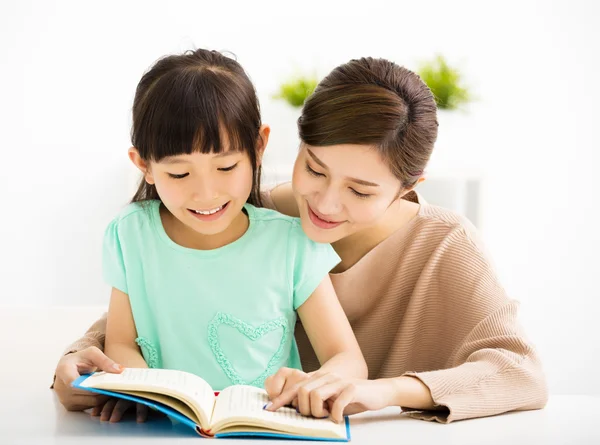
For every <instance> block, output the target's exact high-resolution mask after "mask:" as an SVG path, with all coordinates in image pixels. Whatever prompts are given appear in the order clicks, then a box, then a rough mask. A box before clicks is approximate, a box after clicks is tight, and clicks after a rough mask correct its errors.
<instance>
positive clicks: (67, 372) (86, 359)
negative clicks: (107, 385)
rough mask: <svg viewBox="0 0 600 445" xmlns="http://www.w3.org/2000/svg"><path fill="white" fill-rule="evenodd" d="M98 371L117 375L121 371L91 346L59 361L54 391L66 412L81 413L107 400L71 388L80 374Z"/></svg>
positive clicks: (106, 398) (119, 367)
mask: <svg viewBox="0 0 600 445" xmlns="http://www.w3.org/2000/svg"><path fill="white" fill-rule="evenodd" d="M98 369H100V370H102V371H106V372H111V373H117V374H118V373H120V372H122V371H123V367H122V366H121V365H118V364H116V363H115V362H114V361H112V360H111V359H110V358H108V357H107V356H106V355H104V353H103V352H102V351H100V349H98V348H96V347H93V346H92V347H89V348H86V349H82V350H81V351H77V352H73V353H71V354H67V355H65V356H63V357H62V358H61V359H60V361H59V362H58V365H57V366H56V371H55V380H54V390H55V391H56V394H57V395H58V400H59V401H60V403H62V405H63V406H64V407H65V408H66V409H67V410H69V411H83V410H86V409H88V408H93V407H95V406H98V405H104V403H105V402H106V401H107V400H108V397H105V396H103V395H100V394H94V393H91V392H89V391H83V390H80V389H75V388H73V387H72V386H71V383H73V381H75V380H76V379H77V378H79V377H80V375H81V374H87V373H90V372H94V371H96V370H98Z"/></svg>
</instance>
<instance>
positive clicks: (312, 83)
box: [273, 75, 319, 108]
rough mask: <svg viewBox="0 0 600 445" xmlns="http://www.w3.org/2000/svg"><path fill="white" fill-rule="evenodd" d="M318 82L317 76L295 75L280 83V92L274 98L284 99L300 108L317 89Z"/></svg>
mask: <svg viewBox="0 0 600 445" xmlns="http://www.w3.org/2000/svg"><path fill="white" fill-rule="evenodd" d="M317 83H319V81H318V79H317V76H303V75H297V76H294V77H292V78H291V79H289V80H287V81H286V82H283V83H282V84H281V85H280V87H279V92H278V93H277V94H275V95H274V96H273V98H275V99H283V100H284V101H286V102H287V103H288V104H290V105H291V106H292V107H294V108H300V107H301V106H302V105H304V101H305V100H306V98H307V97H308V96H310V95H311V94H312V92H313V91H314V90H315V88H316V86H317Z"/></svg>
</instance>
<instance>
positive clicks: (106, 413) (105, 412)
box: [100, 399, 117, 422]
mask: <svg viewBox="0 0 600 445" xmlns="http://www.w3.org/2000/svg"><path fill="white" fill-rule="evenodd" d="M116 404H117V400H116V399H110V400H109V401H108V402H106V403H105V404H104V406H103V407H102V412H101V413H100V420H101V421H102V422H106V421H108V420H109V419H110V416H111V414H112V411H113V408H114V407H115V405H116Z"/></svg>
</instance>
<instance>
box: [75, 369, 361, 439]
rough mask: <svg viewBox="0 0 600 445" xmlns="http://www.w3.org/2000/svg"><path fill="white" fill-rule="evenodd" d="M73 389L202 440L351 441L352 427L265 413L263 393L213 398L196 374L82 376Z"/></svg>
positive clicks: (238, 388)
mask: <svg viewBox="0 0 600 445" xmlns="http://www.w3.org/2000/svg"><path fill="white" fill-rule="evenodd" d="M73 386H74V387H75V388H79V389H84V390H87V391H92V392H96V393H101V394H106V395H109V396H112V397H117V398H122V399H128V400H132V401H135V402H138V403H142V404H144V405H148V406H150V407H152V408H154V409H156V410H158V411H162V412H163V413H165V414H167V415H168V416H170V417H173V418H175V419H177V420H178V421H180V422H182V423H184V424H186V425H188V426H190V427H192V428H194V429H195V430H196V431H197V432H198V433H199V434H200V435H201V436H205V437H231V436H259V437H277V438H287V439H306V440H329V441H336V442H347V441H349V440H350V423H349V421H348V418H346V419H345V423H344V424H336V423H334V422H332V421H331V420H330V419H315V418H312V417H304V416H302V415H301V414H299V413H297V412H296V410H295V409H294V408H288V407H284V408H280V409H279V410H277V411H276V412H270V411H265V410H264V406H265V405H266V404H267V403H268V402H269V398H268V396H267V393H266V391H265V390H264V389H261V388H256V387H254V386H245V385H234V386H230V387H229V388H226V389H224V390H223V391H221V392H220V393H219V395H218V396H216V395H215V393H214V391H213V389H212V388H211V387H210V385H209V384H208V383H207V382H206V381H204V380H203V379H202V378H200V377H198V376H197V375H194V374H190V373H188V372H184V371H176V370H172V369H145V368H126V369H125V370H124V371H123V372H122V373H121V374H109V373H105V372H97V373H94V374H89V375H84V376H81V377H80V378H79V379H77V380H75V381H74V382H73Z"/></svg>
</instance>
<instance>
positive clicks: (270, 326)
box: [208, 312, 289, 387]
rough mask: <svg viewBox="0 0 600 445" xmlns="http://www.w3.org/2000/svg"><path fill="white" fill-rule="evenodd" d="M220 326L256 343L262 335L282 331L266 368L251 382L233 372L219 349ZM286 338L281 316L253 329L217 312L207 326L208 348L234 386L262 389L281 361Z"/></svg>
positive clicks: (237, 319)
mask: <svg viewBox="0 0 600 445" xmlns="http://www.w3.org/2000/svg"><path fill="white" fill-rule="evenodd" d="M221 325H226V326H230V327H232V328H235V329H236V330H237V331H238V332H239V333H240V334H242V335H244V336H245V337H246V338H248V339H250V340H252V341H257V340H259V339H260V338H262V337H263V336H264V335H266V334H268V333H269V332H272V331H274V330H276V329H279V328H281V329H282V330H283V333H282V336H281V341H280V342H279V347H278V348H277V350H276V351H275V353H274V354H273V356H272V357H271V359H270V360H269V363H268V364H267V368H266V369H265V370H264V371H263V372H262V373H261V374H260V375H259V376H258V377H256V378H255V379H254V380H253V381H252V382H247V381H245V380H244V379H243V378H242V377H241V376H240V374H239V373H238V372H237V371H236V370H235V368H234V367H233V365H232V364H231V361H230V360H229V359H228V358H227V356H226V355H225V353H224V352H223V349H222V348H221V345H220V343H219V334H218V329H219V326H221ZM288 336H289V328H288V320H287V319H286V318H285V317H283V316H282V317H279V318H276V319H274V320H271V321H267V322H265V323H263V324H261V325H260V326H258V327H253V326H251V325H249V324H248V323H246V322H245V321H242V320H240V319H239V318H236V317H234V316H232V315H229V314H225V313H223V312H217V313H216V315H215V316H214V318H213V319H212V321H211V322H210V324H209V325H208V343H209V345H210V348H211V350H212V352H213V354H214V356H215V358H216V360H217V363H219V365H220V366H221V369H223V372H224V373H225V375H227V377H229V380H231V382H232V384H234V385H252V386H258V387H262V386H263V385H264V382H265V379H266V378H267V377H268V376H270V375H271V374H273V373H274V372H275V371H276V369H275V368H276V366H277V364H278V363H279V361H280V360H281V355H282V354H283V348H284V346H285V344H286V341H287V339H288Z"/></svg>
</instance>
